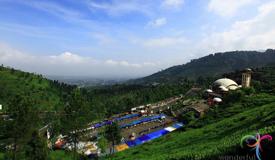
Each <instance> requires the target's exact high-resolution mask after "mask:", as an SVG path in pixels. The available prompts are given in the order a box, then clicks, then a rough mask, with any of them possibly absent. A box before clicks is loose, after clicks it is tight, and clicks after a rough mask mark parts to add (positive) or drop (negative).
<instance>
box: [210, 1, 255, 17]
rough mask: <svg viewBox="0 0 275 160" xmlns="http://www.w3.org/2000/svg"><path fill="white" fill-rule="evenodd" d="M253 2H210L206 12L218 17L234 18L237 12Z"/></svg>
mask: <svg viewBox="0 0 275 160" xmlns="http://www.w3.org/2000/svg"><path fill="white" fill-rule="evenodd" d="M253 2H255V0H210V2H209V4H208V10H209V11H211V12H214V13H216V14H218V15H220V16H234V15H235V14H236V13H237V11H238V10H239V9H240V8H242V7H244V6H246V5H249V4H251V3H253Z"/></svg>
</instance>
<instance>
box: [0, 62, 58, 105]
mask: <svg viewBox="0 0 275 160" xmlns="http://www.w3.org/2000/svg"><path fill="white" fill-rule="evenodd" d="M16 94H28V96H29V97H32V98H33V99H34V100H37V105H38V106H39V107H40V108H41V109H53V108H54V107H57V106H58V104H59V102H60V96H59V90H58V89H57V88H54V87H53V86H51V85H50V81H49V80H47V79H45V78H43V77H42V76H39V75H35V74H31V73H26V72H21V71H17V70H11V69H7V68H3V67H1V69H0V104H3V106H4V107H5V104H6V103H7V102H8V101H9V99H11V98H12V97H13V96H14V95H16Z"/></svg>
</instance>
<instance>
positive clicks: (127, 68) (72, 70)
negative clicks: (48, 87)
mask: <svg viewBox="0 0 275 160" xmlns="http://www.w3.org/2000/svg"><path fill="white" fill-rule="evenodd" d="M1 63H2V64H4V65H5V66H11V67H15V68H17V69H22V70H24V71H28V72H36V73H39V74H44V75H63V76H92V77H97V78H98V77H99V78H133V77H140V76H145V75H148V74H151V73H153V72H155V71H157V66H156V64H155V63H152V62H141V63H130V62H128V61H125V60H122V61H116V60H112V59H110V60H106V61H104V60H96V59H93V58H91V57H84V56H80V55H77V54H74V53H71V52H64V53H61V54H59V55H52V56H42V55H31V54H27V53H24V52H21V51H19V50H16V49H13V48H12V47H10V46H8V45H6V44H1V43H0V64H1Z"/></svg>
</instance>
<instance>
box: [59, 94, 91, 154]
mask: <svg viewBox="0 0 275 160" xmlns="http://www.w3.org/2000/svg"><path fill="white" fill-rule="evenodd" d="M90 120H91V117H90V110H89V106H88V103H87V100H86V99H85V98H84V97H83V96H82V95H81V90H80V89H75V90H74V91H73V93H72V95H71V97H70V99H69V100H68V103H67V104H66V105H65V107H64V115H63V116H62V118H61V126H62V127H61V130H62V131H61V132H62V133H63V134H65V135H68V136H69V137H70V138H71V141H72V143H73V146H72V148H73V153H74V159H76V158H77V156H76V155H77V144H78V141H79V138H80V136H81V134H82V130H83V129H86V128H87V124H88V122H89V121H90Z"/></svg>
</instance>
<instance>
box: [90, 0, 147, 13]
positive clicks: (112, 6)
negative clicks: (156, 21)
mask: <svg viewBox="0 0 275 160" xmlns="http://www.w3.org/2000/svg"><path fill="white" fill-rule="evenodd" d="M88 5H89V7H90V9H91V11H95V9H97V10H102V11H105V12H106V13H108V14H109V15H111V16H119V15H122V14H127V13H131V12H139V13H142V14H145V15H150V14H151V11H150V9H148V8H147V7H148V6H147V3H145V2H144V3H141V2H140V1H139V0H131V1H129V0H126V1H123V2H122V1H121V0H113V1H110V2H95V1H89V2H88Z"/></svg>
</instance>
